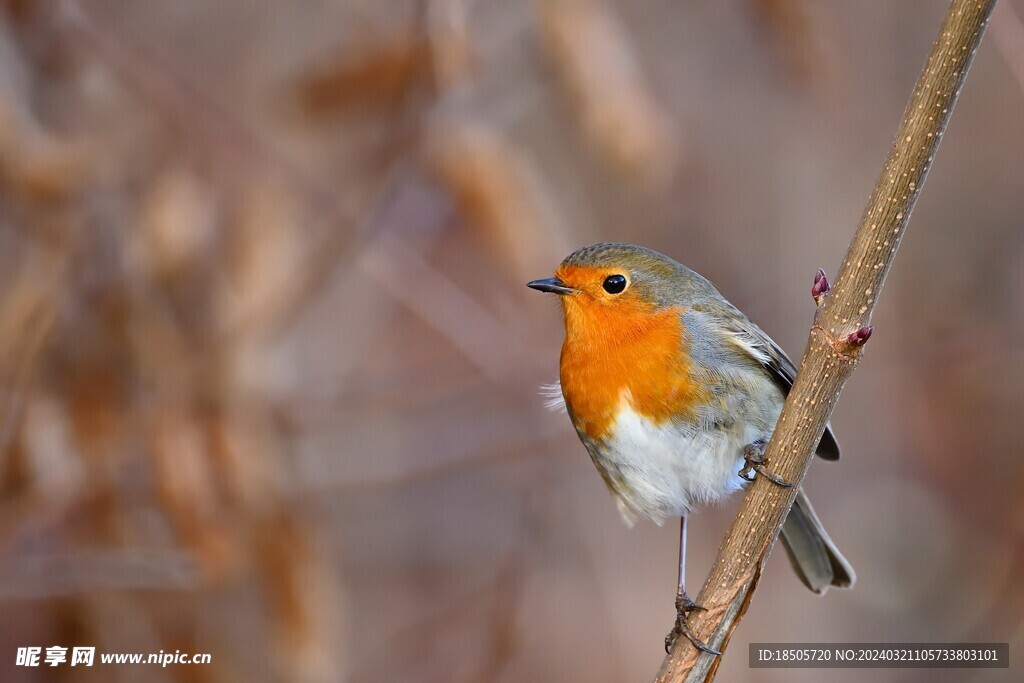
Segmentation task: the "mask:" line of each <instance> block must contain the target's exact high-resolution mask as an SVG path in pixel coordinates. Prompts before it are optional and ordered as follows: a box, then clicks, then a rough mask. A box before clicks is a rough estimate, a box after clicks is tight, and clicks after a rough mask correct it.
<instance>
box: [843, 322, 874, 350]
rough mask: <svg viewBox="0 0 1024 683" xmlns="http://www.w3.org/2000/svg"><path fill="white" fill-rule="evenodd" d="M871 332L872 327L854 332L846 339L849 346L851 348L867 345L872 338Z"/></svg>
mask: <svg viewBox="0 0 1024 683" xmlns="http://www.w3.org/2000/svg"><path fill="white" fill-rule="evenodd" d="M871 330H872V327H871V325H868V326H867V327H862V328H860V329H859V330H857V331H856V332H854V333H853V334H851V335H850V336H849V337H847V338H846V343H847V344H849V345H850V346H864V344H865V343H867V341H868V339H870V338H871Z"/></svg>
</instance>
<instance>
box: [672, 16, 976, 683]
mask: <svg viewBox="0 0 1024 683" xmlns="http://www.w3.org/2000/svg"><path fill="white" fill-rule="evenodd" d="M994 5H995V0H953V2H952V3H951V4H950V7H949V11H948V12H947V14H946V18H945V20H944V21H943V24H942V28H941V29H940V30H939V35H938V38H936V40H935V44H934V45H933V46H932V51H931V54H930V55H929V56H928V61H927V63H926V64H925V66H924V70H923V71H922V73H921V76H920V78H919V79H918V81H917V85H916V87H915V88H914V94H913V96H912V97H911V98H910V103H909V104H908V105H907V110H906V112H905V113H904V115H903V121H902V122H901V123H900V127H899V130H898V132H897V133H896V139H895V142H894V144H893V148H892V150H891V151H890V152H889V157H888V158H887V159H886V161H885V166H884V167H883V168H882V172H881V174H880V175H879V177H878V181H877V182H876V184H875V189H874V191H873V192H872V194H871V199H870V200H869V201H868V205H867V207H866V209H865V210H864V215H863V217H862V218H861V221H860V225H859V226H858V228H857V233H856V234H855V235H854V237H853V241H852V242H851V243H850V248H849V250H848V251H847V253H846V259H845V261H844V262H843V266H842V269H841V270H840V272H839V277H838V278H837V279H836V284H835V287H834V288H833V290H832V292H831V295H826V294H827V292H824V291H823V290H824V289H826V288H827V285H825V286H823V285H822V284H821V279H817V280H816V281H815V287H814V290H813V291H812V293H813V294H814V295H815V300H816V301H817V302H818V309H817V312H816V314H815V317H814V324H813V326H812V327H811V331H810V335H809V338H808V341H807V349H806V351H805V352H804V357H803V361H802V362H801V364H800V371H799V372H798V373H797V377H796V381H795V382H794V383H793V388H792V389H791V390H790V393H789V397H788V398H787V400H786V405H785V407H784V408H783V411H782V416H781V417H780V418H779V422H778V425H777V426H776V429H775V433H774V435H773V436H772V439H771V442H770V443H769V444H768V448H767V451H766V456H767V459H768V461H769V462H771V469H772V471H774V472H775V473H776V474H777V475H779V476H780V477H782V478H783V479H785V480H787V481H796V482H800V481H802V480H803V477H804V474H805V473H806V472H807V467H808V465H809V464H810V461H811V453H812V452H813V450H814V448H815V447H816V446H817V444H818V441H819V440H820V439H821V435H822V433H823V432H824V430H825V424H826V422H827V421H828V417H829V415H830V414H831V412H832V407H833V406H834V405H835V403H836V400H837V399H838V398H839V393H840V391H841V390H842V388H843V385H844V384H845V383H846V380H847V379H848V378H849V376H850V375H851V374H852V373H853V370H854V368H855V367H856V364H857V362H858V360H859V359H860V354H861V350H862V348H863V345H864V343H865V342H866V341H867V337H868V336H870V333H871V327H870V322H871V313H872V311H873V309H874V306H875V303H876V302H877V301H878V295H879V293H880V292H881V289H882V285H883V283H884V282H885V277H886V275H887V274H888V272H889V268H890V266H891V265H892V261H893V258H894V257H895V255H896V248H897V247H898V246H899V244H900V241H901V240H902V238H903V234H904V232H905V230H906V227H907V222H908V220H909V219H910V212H911V211H912V210H913V208H914V204H915V203H916V202H917V197H918V195H919V194H920V192H921V187H922V186H923V185H924V181H925V177H926V175H927V173H928V169H929V168H930V167H931V164H932V160H933V158H934V155H935V151H936V149H937V148H938V146H939V140H940V139H941V137H942V133H943V131H944V130H945V128H946V124H947V122H948V121H949V117H950V115H951V113H952V111H953V105H954V103H955V102H956V99H957V96H958V95H959V94H960V88H961V86H962V85H963V82H964V79H965V78H966V76H967V70H968V68H969V67H970V64H971V60H972V59H973V57H974V53H975V50H976V49H977V47H978V45H979V43H980V42H981V38H982V35H983V34H984V31H985V25H986V24H987V22H988V17H989V14H990V13H991V11H992V8H993V6H994ZM796 491H797V489H796V488H795V487H794V488H789V489H786V488H782V487H779V486H776V485H774V484H772V483H771V482H768V481H766V480H765V479H764V478H763V477H758V478H757V480H756V481H755V483H754V484H753V485H752V486H751V487H750V490H749V491H748V492H747V495H746V497H745V498H744V499H743V503H742V505H741V507H740V509H739V512H738V513H737V515H736V519H735V520H734V521H733V524H732V527H731V528H730V529H729V532H728V534H727V535H726V537H725V540H723V541H722V545H721V546H720V547H719V549H718V557H717V559H716V560H715V564H714V565H713V566H712V568H711V572H710V574H709V575H708V578H707V580H706V582H705V583H704V587H703V589H702V590H701V592H700V597H699V598H698V599H697V602H698V603H699V604H701V605H704V606H706V607H707V611H697V612H693V613H691V616H690V626H691V628H692V629H693V631H694V632H695V633H696V634H697V635H698V637H701V638H705V639H706V642H707V643H708V644H709V645H710V646H711V647H712V648H714V649H716V650H719V651H722V652H723V653H724V652H725V648H726V646H727V645H728V643H729V639H730V637H731V636H732V633H733V630H734V629H735V628H736V626H737V625H738V624H739V621H740V619H742V618H743V614H744V613H745V612H746V610H747V607H748V606H749V604H750V600H751V598H752V597H753V594H754V590H755V589H756V588H757V583H758V580H759V579H760V577H761V569H762V567H763V566H764V562H765V560H766V559H767V557H768V554H769V552H770V551H771V549H772V546H773V545H774V543H775V539H776V538H777V537H778V535H779V530H780V529H781V528H782V523H783V521H785V519H786V515H787V514H788V513H789V508H790V506H792V504H793V500H794V498H795V496H796ZM720 661H721V657H720V656H718V657H716V656H714V655H710V654H707V653H702V652H698V651H697V650H696V649H695V648H694V647H693V646H692V645H691V644H690V643H689V641H688V640H687V639H686V638H680V639H679V640H678V641H677V643H676V647H675V648H674V649H673V651H672V653H671V654H670V655H669V656H667V657H666V658H665V661H664V662H663V663H662V666H661V671H660V672H659V673H658V677H657V679H656V683H680V682H682V681H687V682H692V681H710V680H712V679H713V678H714V675H715V671H716V670H717V667H718V664H719V662H720Z"/></svg>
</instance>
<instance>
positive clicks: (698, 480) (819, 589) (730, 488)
mask: <svg viewBox="0 0 1024 683" xmlns="http://www.w3.org/2000/svg"><path fill="white" fill-rule="evenodd" d="M527 286H528V287H531V288H533V289H536V290H539V291H542V292H551V293H554V294H557V295H558V296H559V299H560V301H561V303H562V313H563V316H564V319H565V342H564V343H563V345H562V356H561V363H560V373H559V374H560V385H561V398H562V399H563V400H564V403H565V408H566V410H567V412H568V414H569V417H570V419H571V420H572V424H573V427H575V428H576V433H577V434H578V435H579V438H580V440H581V441H582V442H583V445H584V446H586V449H587V452H588V453H590V457H591V459H592V460H593V461H594V465H596V466H597V470H598V472H600V473H601V477H602V478H603V479H604V482H605V484H606V485H607V486H608V489H609V490H610V491H611V493H612V495H613V496H614V497H615V501H616V503H617V504H618V507H619V510H620V512H621V513H622V516H623V518H624V519H625V521H626V523H627V524H629V525H632V523H633V521H634V520H635V519H637V518H646V519H649V520H652V521H654V522H656V523H658V524H661V523H662V522H663V521H664V520H665V519H666V518H668V517H679V518H680V525H679V581H678V590H677V592H676V622H675V625H674V627H673V629H672V631H671V632H670V633H669V635H668V636H667V637H666V639H665V648H666V650H669V649H671V647H672V645H673V643H674V642H675V641H676V639H677V638H678V637H679V636H680V635H685V636H686V637H687V638H688V639H689V640H690V642H692V643H693V644H694V646H696V647H698V648H699V649H701V650H704V651H706V652H712V653H714V654H717V653H716V652H715V651H714V650H712V649H710V648H709V647H707V645H705V644H704V643H703V642H701V641H700V640H699V639H698V638H696V637H695V636H694V634H693V632H692V631H691V630H690V629H689V627H688V626H687V617H688V616H689V614H690V612H691V611H692V610H694V609H703V607H701V606H700V605H697V604H695V603H694V602H693V601H692V600H690V598H689V597H688V596H687V594H686V586H685V575H686V567H685V565H686V520H687V518H688V517H689V515H690V514H691V511H692V510H693V509H694V508H695V507H696V506H698V505H702V504H707V503H712V502H714V501H717V500H720V499H722V498H724V497H725V496H727V495H729V494H730V493H733V492H734V491H737V490H739V489H741V488H743V487H744V486H745V485H746V484H747V483H748V482H750V481H753V479H754V477H755V476H756V475H760V476H763V477H765V478H766V479H768V480H770V481H772V482H773V483H775V484H778V485H779V486H791V485H792V484H790V483H788V482H785V481H783V480H782V479H780V478H779V477H777V476H775V475H774V474H772V472H771V471H770V470H769V469H768V463H767V462H766V461H765V459H764V447H765V445H766V444H767V443H768V440H769V438H770V437H771V435H772V431H773V430H774V429H775V423H776V422H777V421H778V418H779V414H780V413H781V412H782V405H783V403H784V402H785V399H786V394H788V393H789V389H790V387H791V386H792V384H793V379H794V378H795V376H796V368H795V367H794V366H793V363H792V361H790V360H789V358H788V357H787V356H786V354H785V352H784V351H783V350H782V349H781V348H779V345H778V344H776V343H775V342H774V341H772V339H771V338H770V337H769V336H768V335H767V334H765V333H764V332H763V331H762V330H761V328H759V327H758V326H757V325H755V324H754V323H752V322H751V321H750V320H749V319H748V318H747V316H745V315H743V313H741V312H740V311H739V310H738V309H737V308H736V307H735V306H733V305H732V304H730V303H729V302H728V301H726V299H725V297H723V296H722V295H721V294H719V292H718V290H716V289H715V287H714V286H713V285H712V284H711V283H710V282H708V281H707V280H706V279H704V278H703V277H701V276H700V275H698V274H697V273H695V272H694V271H692V270H690V269H689V268H687V267H686V266H684V265H682V264H680V263H678V262H676V261H674V260H673V259H671V258H669V257H668V256H665V255H664V254H660V253H658V252H656V251H653V250H651V249H647V248H645V247H639V246H635V245H631V244H595V245H593V246H589V247H584V248H582V249H580V250H578V251H576V252H574V253H573V254H571V255H570V256H569V257H568V258H566V259H565V260H564V261H562V264H561V265H560V266H559V267H558V269H557V270H556V271H555V277H553V278H547V279H544V280H534V281H533V282H530V283H528V285H527ZM816 452H817V454H818V455H819V456H821V457H822V458H824V459H825V460H836V459H838V458H839V445H838V443H836V439H835V436H834V435H833V434H832V428H831V426H827V427H826V429H825V433H824V436H822V439H821V443H819V444H818V448H817V450H816ZM782 543H783V545H784V546H785V548H786V551H787V554H788V555H789V558H790V560H791V562H792V565H793V568H794V570H795V571H796V573H797V576H799V578H800V580H801V581H802V582H803V583H804V584H805V585H806V586H807V587H808V588H810V589H811V590H812V591H814V592H815V593H818V594H822V593H824V592H825V591H826V590H827V589H828V587H829V586H838V587H841V588H850V587H852V586H853V583H854V581H855V578H856V577H855V575H854V571H853V568H852V567H851V566H850V564H849V562H847V561H846V558H844V557H843V556H842V555H841V554H840V553H839V551H838V550H837V549H836V547H835V545H834V544H833V543H832V539H830V538H829V536H828V534H827V533H826V532H825V529H824V528H823V527H822V525H821V521H820V520H819V519H818V516H817V515H816V514H815V512H814V508H812V507H811V504H810V501H808V499H807V496H806V495H805V494H804V492H803V491H800V492H798V494H797V497H796V502H795V503H794V504H793V507H792V509H791V510H790V513H789V516H788V517H787V519H786V522H785V524H784V526H783V527H782Z"/></svg>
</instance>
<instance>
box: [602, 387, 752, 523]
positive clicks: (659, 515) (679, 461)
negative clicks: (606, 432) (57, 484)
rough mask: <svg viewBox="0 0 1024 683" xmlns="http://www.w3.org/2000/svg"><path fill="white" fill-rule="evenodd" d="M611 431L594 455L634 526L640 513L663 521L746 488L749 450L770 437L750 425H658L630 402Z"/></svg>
mask: <svg viewBox="0 0 1024 683" xmlns="http://www.w3.org/2000/svg"><path fill="white" fill-rule="evenodd" d="M610 434H611V436H610V437H609V438H608V439H606V440H605V442H604V443H603V444H602V445H601V446H597V447H596V448H594V449H592V450H591V455H592V456H593V458H594V463H595V464H596V465H597V466H598V467H600V468H602V469H603V470H604V472H605V475H606V476H605V479H606V481H608V483H609V486H610V487H611V488H612V491H613V492H614V493H615V494H616V499H617V501H618V503H619V510H620V512H622V516H623V518H624V519H625V520H626V522H627V523H628V524H632V523H633V521H634V520H635V518H636V517H647V518H649V519H651V520H653V521H654V522H657V523H658V524H661V523H662V522H663V521H664V519H665V518H666V517H679V516H681V515H685V514H689V512H690V510H692V509H693V507H694V506H695V505H699V504H703V503H710V502H714V501H717V500H719V499H720V498H722V497H724V496H727V495H729V494H730V493H732V492H734V491H736V490H738V489H740V488H741V487H742V486H743V485H744V484H746V482H745V481H744V480H743V479H742V478H741V477H740V476H739V471H740V469H742V467H743V448H744V447H745V446H746V445H748V444H751V443H754V442H755V441H757V440H758V439H760V438H764V437H765V436H766V434H764V430H759V429H757V428H754V427H752V426H749V425H747V424H742V425H741V424H737V425H736V426H735V427H733V428H730V429H721V428H718V429H716V428H710V429H702V430H698V429H697V428H695V427H694V428H688V427H686V426H682V425H678V424H672V423H670V422H669V423H664V424H661V425H655V424H653V423H651V422H649V421H648V420H647V419H645V418H643V417H641V416H640V415H638V414H637V413H635V412H634V411H633V410H632V409H631V408H630V407H628V405H626V404H625V402H624V405H623V406H621V409H620V412H619V417H618V419H617V420H616V422H615V425H614V427H613V428H612V429H611V431H610ZM595 450H596V451H599V452H597V453H595V452H594V451H595Z"/></svg>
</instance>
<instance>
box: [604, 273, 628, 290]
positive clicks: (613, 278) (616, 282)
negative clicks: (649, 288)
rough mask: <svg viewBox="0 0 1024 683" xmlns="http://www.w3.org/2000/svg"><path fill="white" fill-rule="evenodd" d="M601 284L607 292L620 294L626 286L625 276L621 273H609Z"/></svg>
mask: <svg viewBox="0 0 1024 683" xmlns="http://www.w3.org/2000/svg"><path fill="white" fill-rule="evenodd" d="M601 286H602V287H604V291H606V292H608V293H609V294H620V293H621V292H622V290H624V289H625V288H626V278H625V276H623V275H609V276H608V277H606V278H605V279H604V284H603V285H601Z"/></svg>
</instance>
